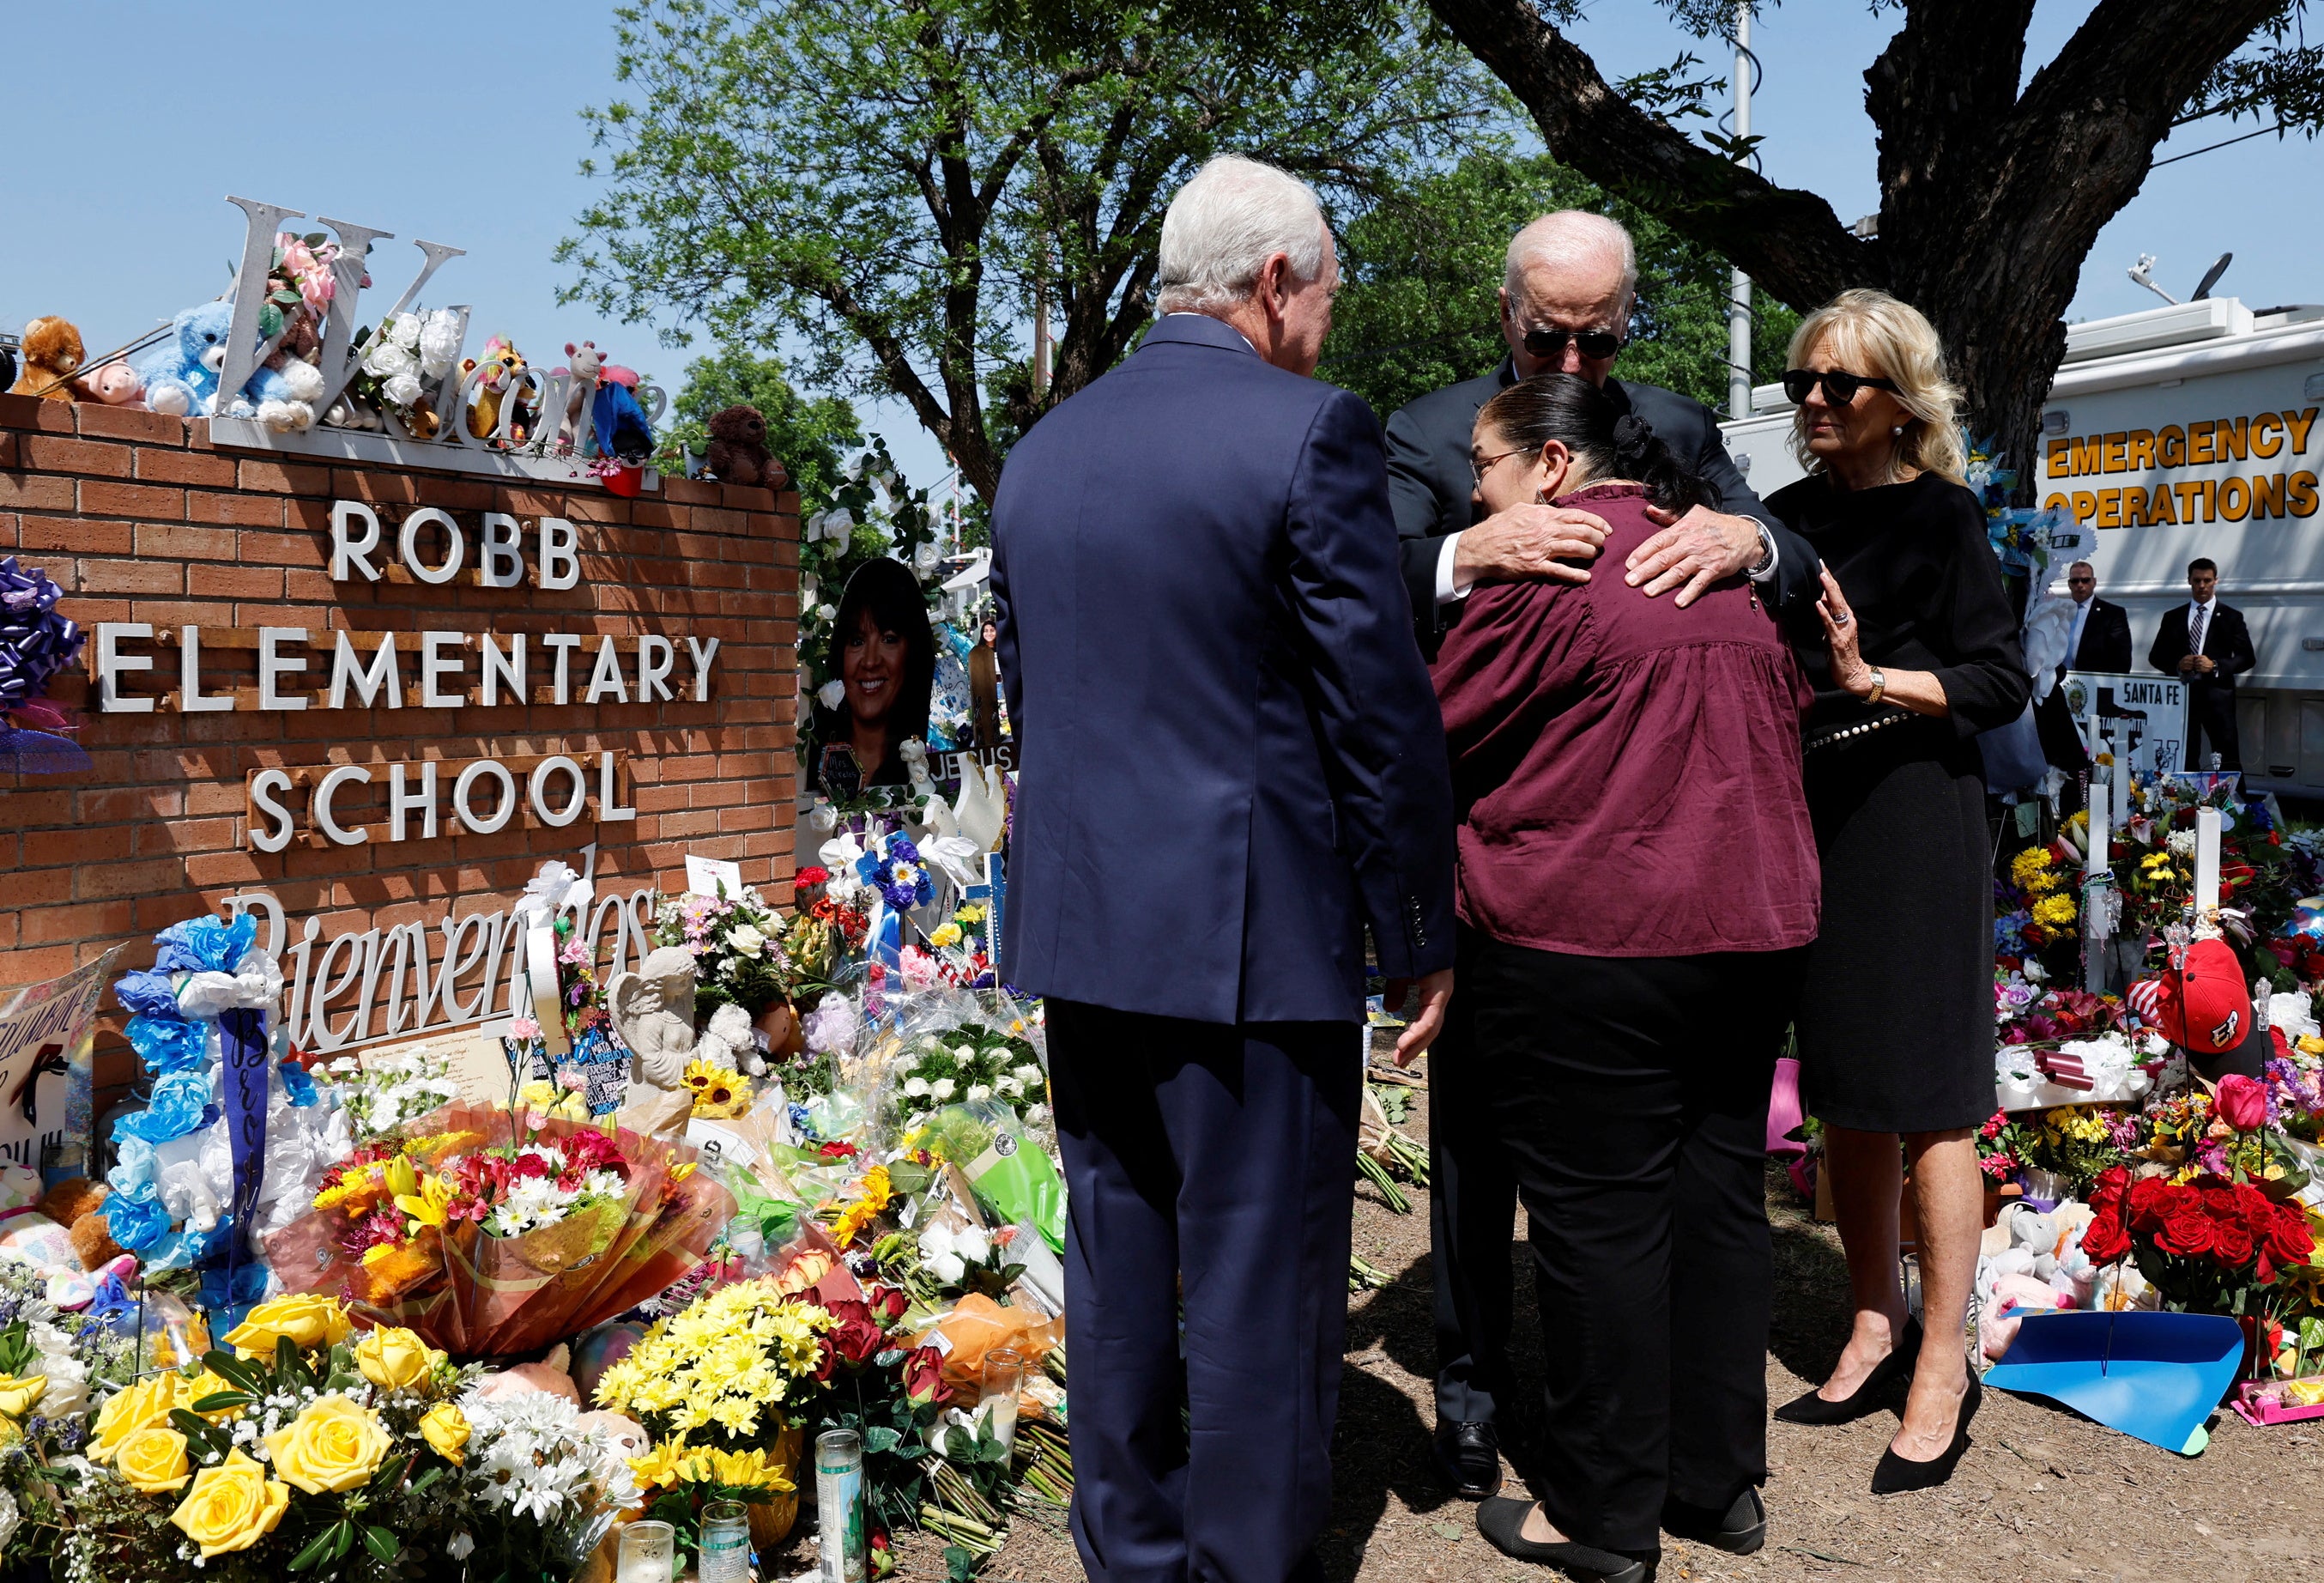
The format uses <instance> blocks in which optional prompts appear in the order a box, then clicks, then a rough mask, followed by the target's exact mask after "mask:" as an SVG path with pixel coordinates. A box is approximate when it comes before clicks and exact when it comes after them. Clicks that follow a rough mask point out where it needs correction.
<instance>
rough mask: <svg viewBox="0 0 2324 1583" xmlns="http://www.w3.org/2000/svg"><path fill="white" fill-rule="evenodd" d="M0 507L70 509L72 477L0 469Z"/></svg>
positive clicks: (27, 437)
mask: <svg viewBox="0 0 2324 1583" xmlns="http://www.w3.org/2000/svg"><path fill="white" fill-rule="evenodd" d="M19 399H23V398H19ZM39 438H40V437H39V436H38V435H32V434H26V435H22V436H20V437H19V440H20V441H25V442H29V441H32V440H37V439H39ZM0 507H5V508H6V509H8V510H10V511H70V510H72V509H73V481H72V480H71V479H70V478H62V477H54V476H51V475H48V474H42V473H15V472H9V473H0Z"/></svg>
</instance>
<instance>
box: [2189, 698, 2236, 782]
mask: <svg viewBox="0 0 2324 1583" xmlns="http://www.w3.org/2000/svg"><path fill="white" fill-rule="evenodd" d="M2236 729H2237V728H2236V690H2235V689H2234V688H2232V687H2222V686H2220V685H2219V684H2218V682H2216V681H2202V680H2189V682H2188V683H2187V738H2188V740H2187V746H2188V748H2189V750H2190V751H2189V753H2188V762H2189V763H2190V764H2193V765H2194V766H2195V768H2197V769H2199V770H2205V769H2209V768H2210V763H2209V760H2208V759H2207V758H2206V757H2205V756H2204V755H2205V754H2213V753H2216V754H2218V755H2219V768H2221V769H2223V770H2240V769H2242V768H2243V767H2244V756H2243V748H2242V745H2241V742H2240V740H2239V739H2238V737H2237V736H2236Z"/></svg>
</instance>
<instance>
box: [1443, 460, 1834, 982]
mask: <svg viewBox="0 0 2324 1583" xmlns="http://www.w3.org/2000/svg"><path fill="white" fill-rule="evenodd" d="M1557 504H1558V505H1572V506H1580V507H1582V508H1583V509H1585V510H1589V511H1592V512H1595V513H1597V514H1599V515H1600V516H1602V517H1604V518H1605V519H1606V522H1607V524H1608V526H1609V529H1610V530H1611V531H1610V532H1609V533H1608V535H1607V539H1606V547H1605V549H1604V551H1602V552H1601V553H1600V556H1599V558H1598V560H1596V562H1594V563H1593V565H1594V570H1593V575H1592V576H1591V579H1590V580H1589V581H1588V582H1586V583H1582V584H1580V585H1572V584H1565V583H1549V582H1513V583H1494V584H1490V585H1488V586H1484V587H1480V588H1477V589H1476V590H1475V591H1474V592H1472V593H1471V595H1470V596H1469V597H1468V598H1467V600H1465V601H1464V602H1463V603H1462V606H1461V610H1460V616H1459V619H1458V620H1457V621H1456V622H1455V623H1454V624H1453V626H1452V631H1451V632H1450V633H1448V634H1446V635H1445V638H1444V642H1443V647H1442V649H1441V650H1440V651H1439V653H1438V655H1437V660H1436V663H1435V665H1434V667H1433V669H1432V675H1433V676H1434V680H1435V682H1436V697H1437V699H1438V701H1439V703H1441V704H1442V705H1443V710H1444V735H1445V736H1446V738H1447V740H1448V742H1449V743H1450V745H1451V747H1452V787H1453V792H1454V796H1455V798H1456V800H1457V802H1458V806H1459V809H1460V817H1461V829H1460V847H1461V866H1460V911H1461V919H1462V922H1464V923H1466V924H1468V925H1470V926H1471V928H1474V929H1477V930H1481V931H1482V932H1484V933H1486V934H1489V935H1490V936H1492V937H1493V938H1494V939H1496V940H1504V941H1507V942H1508V943H1509V944H1511V945H1518V946H1528V947H1532V948H1533V949H1537V950H1545V951H1564V952H1571V953H1575V954H1581V955H1589V956H1606V957H1666V956H1694V955H1700V954H1702V953H1706V952H1711V951H1772V950H1781V949H1786V948H1788V947H1792V946H1799V945H1804V944H1806V943H1807V942H1808V941H1809V940H1812V939H1814V938H1815V932H1816V914H1817V908H1818V903H1819V900H1820V896H1821V880H1820V875H1819V874H1818V870H1817V866H1816V849H1815V838H1814V834H1813V832H1812V829H1810V826H1809V823H1808V809H1807V800H1806V798H1805V797H1804V796H1803V795H1802V793H1801V791H1800V729H1799V727H1800V715H1801V712H1802V711H1803V710H1804V709H1805V708H1807V706H1808V704H1809V702H1810V701H1811V699H1812V694H1811V693H1810V692H1809V690H1808V689H1807V687H1806V684H1805V683H1804V682H1803V680H1802V679H1801V676H1800V672H1799V668H1798V665H1797V663H1796V662H1794V659H1793V658H1792V654H1791V651H1790V649H1789V648H1788V646H1787V645H1786V644H1785V643H1784V639H1783V636H1782V634H1780V633H1779V632H1778V631H1777V629H1776V626H1775V620H1774V618H1773V617H1772V616H1770V615H1769V614H1768V613H1767V612H1766V610H1765V609H1763V608H1761V607H1760V605H1759V603H1758V602H1757V600H1755V599H1754V598H1753V597H1752V593H1751V590H1750V588H1749V586H1748V584H1747V583H1745V582H1744V581H1743V579H1739V578H1738V579H1730V580H1729V581H1728V582H1725V583H1722V584H1720V585H1719V586H1718V587H1717V588H1713V589H1712V590H1711V592H1710V593H1708V594H1706V595H1704V596H1703V597H1701V598H1700V599H1698V600H1696V601H1695V602H1694V603H1693V604H1692V605H1690V606H1687V607H1686V608H1685V609H1683V610H1682V609H1680V608H1679V607H1678V606H1677V605H1676V604H1675V603H1674V601H1673V598H1672V597H1671V596H1670V595H1668V594H1665V595H1664V596H1662V597H1660V598H1654V599H1650V598H1648V597H1646V595H1645V594H1644V593H1642V592H1640V591H1639V590H1638V589H1637V588H1628V587H1626V586H1624V584H1623V581H1622V562H1623V560H1625V559H1626V558H1627V557H1628V555H1629V552H1630V551H1632V550H1633V549H1635V548H1637V545H1638V544H1639V543H1641V542H1644V541H1645V540H1646V539H1647V538H1648V537H1650V536H1651V535H1652V534H1653V533H1654V532H1655V523H1653V522H1652V521H1651V520H1649V519H1648V518H1647V516H1646V491H1645V490H1643V489H1641V488H1639V487H1638V486H1636V485H1606V486H1597V487H1592V488H1589V489H1584V490H1582V491H1580V492H1578V493H1576V494H1572V495H1566V496H1564V497H1563V499H1561V500H1560V501H1558V503H1557Z"/></svg>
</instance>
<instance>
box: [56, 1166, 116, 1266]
mask: <svg viewBox="0 0 2324 1583" xmlns="http://www.w3.org/2000/svg"><path fill="white" fill-rule="evenodd" d="M110 1196H111V1193H110V1191H109V1190H107V1189H106V1186H105V1184H104V1183H103V1182H98V1181H91V1180H89V1179H88V1178H87V1177H85V1176H76V1177H73V1178H70V1179H69V1180H65V1181H60V1182H59V1183H57V1185H56V1186H54V1187H52V1188H51V1189H49V1190H48V1191H47V1192H45V1193H43V1194H42V1196H41V1213H42V1214H43V1215H46V1216H47V1217H49V1218H50V1219H51V1220H53V1221H55V1222H56V1223H57V1224H58V1225H60V1226H62V1227H66V1228H67V1229H68V1231H69V1234H70V1236H71V1237H72V1247H73V1252H74V1253H75V1254H78V1255H79V1257H80V1267H81V1268H82V1269H84V1270H97V1269H102V1268H103V1267H104V1266H105V1265H106V1264H110V1263H112V1262H113V1261H114V1260H115V1259H117V1258H119V1257H120V1256H121V1252H122V1250H121V1245H120V1244H118V1243H116V1242H115V1241H114V1240H113V1230H112V1227H110V1226H109V1225H108V1224H107V1223H106V1218H105V1200H106V1199H107V1198H109V1197H110Z"/></svg>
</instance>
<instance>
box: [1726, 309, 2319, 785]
mask: <svg viewBox="0 0 2324 1583" xmlns="http://www.w3.org/2000/svg"><path fill="white" fill-rule="evenodd" d="M1751 408H1752V415H1751V416H1750V417H1748V418H1746V419H1742V420H1740V421H1733V422H1729V423H1727V424H1725V425H1723V426H1722V427H1723V428H1724V429H1725V430H1726V433H1727V444H1728V449H1729V450H1730V451H1732V452H1733V453H1734V455H1735V459H1736V461H1737V462H1738V465H1740V466H1741V467H1743V469H1744V472H1745V476H1746V477H1748V478H1749V480H1750V482H1751V486H1752V487H1753V488H1754V489H1756V490H1757V491H1758V493H1759V494H1760V495H1770V494H1773V493H1774V492H1775V490H1777V489H1780V488H1782V487H1783V486H1784V485H1786V484H1788V483H1790V482H1792V481H1793V480H1794V479H1795V478H1797V477H1800V476H1801V473H1802V468H1801V467H1800V464H1799V462H1798V461H1797V460H1796V459H1795V458H1794V456H1793V455H1792V450H1791V443H1790V441H1791V431H1792V407H1791V403H1789V402H1787V401H1785V400H1784V393H1783V388H1782V387H1781V386H1780V385H1772V384H1769V385H1760V386H1757V388H1755V389H1754V390H1753V391H1752V393H1751ZM2319 414H2324V305H2318V304H2302V305H2300V306H2297V307H2290V308H2271V309H2265V310H2260V311H2258V312H2254V311H2253V310H2250V309H2247V308H2246V307H2245V306H2244V305H2243V304H2242V303H2241V302H2239V301H2236V299H2234V298H2232V297H2210V298H2204V299H2200V300H2199V301H2192V302H2182V303H2178V304H2175V305H2172V306H2171V307H2165V308H2153V309H2149V310H2145V311H2144V312H2139V313H2126V314H2123V315H2122V316H2120V317H2119V318H2115V319H2094V320H2091V321H2090V322H2088V323H2084V324H2077V325H2073V326H2071V327H2070V328H2069V329H2068V330H2067V332H2066V356H2065V361H2064V363H2063V365H2062V366H2061V367H2060V368H2059V370H2058V375H2057V378H2056V379H2055V380H2054V381H2052V384H2051V386H2050V400H2049V402H2048V403H2047V404H2046V405H2044V406H2043V409H2042V453H2041V455H2040V456H2039V457H2038V458H2035V459H2034V482H2035V486H2036V487H2035V494H2034V499H2035V500H2036V501H2037V502H2038V503H2039V504H2041V505H2055V506H2061V507H2063V508H2065V509H2066V510H2069V511H2070V512H2072V513H2073V514H2074V515H2075V518H2076V519H2077V520H2078V521H2080V523H2083V524H2084V525H2086V526H2089V527H2093V528H2095V529H2096V530H2097V532H2098V551H2097V552H2096V553H2095V554H2094V555H2093V556H2092V557H2091V560H2093V561H2094V563H2095V564H2096V566H2097V569H2098V593H2099V595H2100V597H2104V598H2107V599H2111V600H2113V601H2114V602H2115V603H2116V604H2118V605H2121V606H2124V607H2126V609H2127V610H2128V611H2129V612H2130V633H2131V646H2132V658H2133V663H2134V666H2135V669H2137V670H2140V671H2144V670H2145V669H2146V668H2147V666H2146V653H2147V650H2148V648H2149V647H2150V646H2151V645H2152V644H2153V641H2154V634H2155V631H2156V628H2157V626H2158V625H2160V623H2161V621H2162V618H2163V611H2164V610H2166V609H2167V608H2169V607H2170V606H2172V605H2174V604H2179V603H2181V602H2183V601H2184V600H2185V599H2186V598H2187V597H2188V596H2187V576H2186V569H2187V563H2188V562H2189V561H2190V560H2194V559H2195V558H2196V557H2198V556H2209V558H2210V559H2211V560H2215V561H2217V562H2218V567H2219V597H2220V599H2221V600H2222V601H2224V602H2225V603H2227V604H2228V605H2231V606H2235V607H2236V609H2238V610H2241V611H2242V612H2243V613H2244V615H2245V616H2246V619H2247V620H2248V621H2249V623H2250V626H2251V635H2252V646H2253V647H2254V649H2255V650H2256V651H2257V653H2258V655H2259V664H2258V666H2257V668H2256V669H2255V670H2254V671H2252V672H2251V674H2249V675H2248V676H2246V677H2245V678H2243V680H2242V684H2241V687H2240V690H2239V693H2238V698H2239V709H2240V713H2239V716H2238V718H2237V726H2238V734H2239V735H2240V736H2241V738H2242V749H2243V761H2244V771H2245V776H2246V780H2247V781H2248V782H2250V783H2251V784H2252V785H2253V786H2255V788H2265V789H2267V790H2270V791H2281V792H2290V793H2294V794H2297V795H2301V796H2306V797H2324V520H2319V495H2324V486H2319V481H2318V480H2319V475H2324V422H2319V421H2318V420H2319ZM2012 459H2015V458H2012ZM2052 572H2053V573H2054V574H2055V575H2056V576H2057V577H2058V578H2060V579H2062V578H2063V577H2064V575H2065V568H2064V567H2063V566H2057V567H2053V568H2052Z"/></svg>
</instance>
